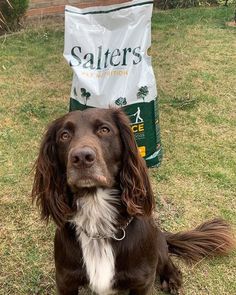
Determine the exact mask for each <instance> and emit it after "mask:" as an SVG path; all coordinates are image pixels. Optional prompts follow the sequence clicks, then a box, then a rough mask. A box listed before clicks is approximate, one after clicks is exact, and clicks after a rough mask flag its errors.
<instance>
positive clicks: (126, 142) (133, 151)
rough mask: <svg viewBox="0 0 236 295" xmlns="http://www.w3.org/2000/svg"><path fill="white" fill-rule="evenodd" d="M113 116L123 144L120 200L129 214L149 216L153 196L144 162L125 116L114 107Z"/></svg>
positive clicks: (152, 204) (152, 205)
mask: <svg viewBox="0 0 236 295" xmlns="http://www.w3.org/2000/svg"><path fill="white" fill-rule="evenodd" d="M114 117H115V121H116V124H117V126H118V128H119V131H120V137H121V141H122V145H123V154H122V167H121V171H120V182H121V186H122V200H123V202H124V203H125V204H126V206H127V210H128V213H129V214H130V215H136V216H149V215H151V213H152V209H153V208H154V196H153V192H152V189H151V184H150V180H149V177H148V172H147V167H146V163H145V161H144V160H143V158H142V157H141V156H140V154H139V151H138V148H137V145H136V142H135V138H134V135H133V132H132V130H131V128H130V122H129V119H128V118H127V116H126V115H125V114H124V113H123V111H121V110H118V109H116V110H114Z"/></svg>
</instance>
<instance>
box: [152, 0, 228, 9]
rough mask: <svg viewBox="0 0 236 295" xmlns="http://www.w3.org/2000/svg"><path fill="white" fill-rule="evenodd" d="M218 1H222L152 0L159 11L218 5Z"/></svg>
mask: <svg viewBox="0 0 236 295" xmlns="http://www.w3.org/2000/svg"><path fill="white" fill-rule="evenodd" d="M220 1H221V2H222V1H223V0H154V3H155V6H156V7H157V8H159V9H172V8H189V7H197V6H203V5H208V6H210V5H217V4H220ZM224 1H225V0H224Z"/></svg>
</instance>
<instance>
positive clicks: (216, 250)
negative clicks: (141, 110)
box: [32, 109, 234, 295]
mask: <svg viewBox="0 0 236 295" xmlns="http://www.w3.org/2000/svg"><path fill="white" fill-rule="evenodd" d="M35 168H36V172H35V179H34V185H33V190H32V196H33V198H34V199H35V200H36V203H37V205H39V207H40V209H41V215H42V218H43V219H45V220H48V219H49V218H52V219H53V220H54V221H55V223H56V224H57V230H56V235H55V249H54V253H55V265H56V284H57V290H58V294H59V295H77V294H78V288H79V287H80V286H86V285H89V286H90V288H91V289H92V291H94V292H95V293H96V294H98V295H110V294H114V293H117V292H120V291H124V290H125V291H127V292H129V294H130V295H146V294H150V292H151V291H150V290H151V289H152V286H153V284H154V281H155V279H156V276H158V277H159V278H160V283H161V288H162V289H163V290H164V291H167V292H170V293H171V294H178V291H179V289H180V287H181V273H180V271H179V270H178V269H177V268H176V267H175V266H174V264H173V262H172V261H171V259H170V256H169V254H171V253H172V254H175V255H178V256H181V257H183V258H184V259H186V260H189V261H197V260H199V259H201V258H202V257H204V256H209V255H220V254H226V253H228V252H229V251H230V250H232V249H233V247H234V241H233V238H232V234H231V232H230V229H229V226H228V225H227V224H226V223H225V222H224V221H223V220H221V219H215V220H211V221H208V222H205V223H203V224H202V225H200V226H198V227H197V228H196V229H194V230H191V231H186V232H179V233H177V234H172V233H166V232H164V233H163V232H161V231H160V230H159V229H158V227H157V225H156V224H155V222H154V221H153V217H152V212H153V210H154V205H155V202H154V196H153V192H152V189H151V186H150V181H149V178H148V173H147V169H146V166H145V163H144V161H143V159H142V158H141V157H140V155H139V152H138V149H137V146H136V144H135V140H134V136H133V134H132V131H131V129H130V127H129V120H128V118H127V117H126V115H125V114H124V113H123V112H122V111H121V110H118V109H106V110H105V109H87V110H86V111H83V112H81V111H75V112H71V113H69V114H66V115H65V116H63V117H61V118H59V119H57V120H55V121H54V122H52V124H51V125H50V126H49V128H48V130H47V132H46V134H45V136H44V138H43V140H42V144H41V148H40V152H39V156H38V159H37V161H36V167H35Z"/></svg>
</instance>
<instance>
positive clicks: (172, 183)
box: [0, 7, 236, 295]
mask: <svg viewBox="0 0 236 295" xmlns="http://www.w3.org/2000/svg"><path fill="white" fill-rule="evenodd" d="M232 17H233V7H229V8H226V7H215V8H196V9H188V10H172V11H163V12H158V11H157V12H155V13H154V15H153V30H152V37H153V41H152V44H153V45H152V56H153V66H154V71H155V74H156V77H157V83H158V90H159V100H160V122H161V134H162V143H163V147H164V159H163V163H162V165H161V167H160V168H158V169H156V168H155V169H151V170H150V176H151V180H152V184H153V188H154V192H155V195H156V197H157V210H158V213H159V219H160V222H161V226H162V227H163V228H165V229H166V230H171V231H178V230H182V229H185V228H190V227H194V226H196V225H197V224H199V223H200V222H202V221H203V220H205V219H210V218H213V217H215V216H221V217H223V218H225V219H226V220H228V221H229V222H230V223H231V224H232V225H233V228H234V230H235V226H236V201H235V198H236V168H235V167H236V83H235V79H236V29H235V28H232V27H227V26H226V25H225V23H226V22H227V21H231V20H232ZM62 52H63V25H62V24H59V23H58V24H53V25H52V24H51V25H50V26H45V25H43V24H42V23H39V24H37V26H34V27H33V28H30V29H26V30H24V31H22V32H20V33H19V34H16V35H12V36H8V37H4V36H3V37H1V39H0V146H1V148H0V164H1V169H0V179H1V182H0V202H1V206H0V216H1V221H0V241H1V243H0V255H1V259H0V295H7V294H9V295H25V294H27V295H29V294H35V295H36V294H37V295H38V294H44V295H46V294H48V295H53V294H55V287H54V286H55V282H54V266H53V235H54V225H53V224H49V225H48V226H47V227H46V225H45V224H44V223H43V222H41V221H40V218H39V215H38V211H37V209H36V208H34V207H33V206H32V204H31V200H30V191H31V186H32V179H33V174H32V167H33V163H34V160H35V158H36V155H37V151H38V147H39V143H40V139H41V137H42V133H43V131H44V129H45V126H46V125H47V124H48V123H49V122H50V121H51V120H52V119H55V118H57V117H58V116H60V115H62V114H64V113H65V112H67V111H68V98H69V93H70V85H71V78H72V73H71V70H70V68H69V66H68V65H67V64H66V62H65V61H64V59H63V56H62ZM180 266H181V269H182V271H183V275H184V292H183V293H184V294H186V295H190V294H194V295H206V294H210V295H219V294H220V295H223V294H228V295H229V294H231V295H233V294H236V279H235V278H236V255H235V253H232V254H231V255H230V256H229V257H225V258H215V259H213V260H207V259H205V260H203V261H201V263H199V264H195V265H192V266H187V267H186V266H185V265H184V264H183V263H182V262H180ZM159 294H161V293H159Z"/></svg>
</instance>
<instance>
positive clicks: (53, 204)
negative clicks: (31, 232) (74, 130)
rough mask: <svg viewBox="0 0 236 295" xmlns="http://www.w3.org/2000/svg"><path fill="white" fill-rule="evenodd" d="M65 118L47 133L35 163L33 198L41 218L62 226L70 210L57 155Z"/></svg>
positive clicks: (55, 123)
mask: <svg viewBox="0 0 236 295" xmlns="http://www.w3.org/2000/svg"><path fill="white" fill-rule="evenodd" d="M62 121H63V118H60V119H57V120H55V121H54V122H53V123H52V124H51V125H50V126H49V127H48V130H47V131H46V133H45V135H44V138H43V140H42V143H41V147H40V150H39V155H38V158H37V160H36V162H35V176H34V183H33V188H32V198H33V201H36V204H37V205H38V206H39V207H40V210H41V218H42V219H44V220H46V221H48V220H49V218H50V217H52V218H53V220H54V221H55V222H56V224H57V225H58V226H61V225H62V224H63V223H64V222H65V217H66V215H67V214H68V213H69V211H70V208H69V206H68V205H67V204H66V200H65V198H66V197H65V191H64V190H65V188H66V184H65V183H66V182H65V181H66V179H65V171H63V169H62V167H61V165H60V162H59V159H58V154H57V147H56V133H57V130H58V129H59V128H60V126H61V124H62Z"/></svg>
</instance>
